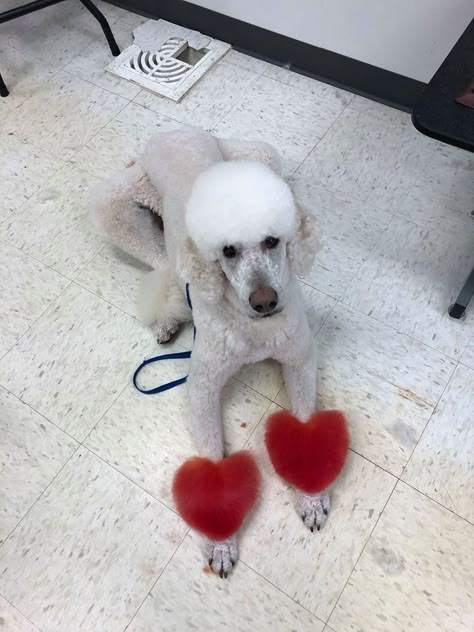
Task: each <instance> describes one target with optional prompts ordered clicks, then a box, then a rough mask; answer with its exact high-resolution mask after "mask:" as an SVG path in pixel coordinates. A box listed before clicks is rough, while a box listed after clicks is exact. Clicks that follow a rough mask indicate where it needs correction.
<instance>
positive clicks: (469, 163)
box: [418, 143, 474, 213]
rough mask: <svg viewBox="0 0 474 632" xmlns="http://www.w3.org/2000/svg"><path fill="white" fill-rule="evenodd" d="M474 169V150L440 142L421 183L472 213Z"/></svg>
mask: <svg viewBox="0 0 474 632" xmlns="http://www.w3.org/2000/svg"><path fill="white" fill-rule="evenodd" d="M473 173H474V156H473V155H472V153H471V152H468V151H464V150H462V149H457V148H455V147H450V146H449V145H444V144H441V143H438V145H437V148H436V151H435V152H434V154H433V159H432V160H431V161H430V162H429V163H428V165H427V167H426V169H425V172H424V174H423V176H422V177H421V178H420V179H419V181H418V186H419V187H420V189H422V190H423V191H424V192H425V193H426V195H428V196H429V197H431V196H433V195H439V196H441V197H447V198H449V204H450V206H451V207H453V208H456V209H457V210H459V211H461V212H463V213H470V212H471V211H472V209H473V208H474V178H473Z"/></svg>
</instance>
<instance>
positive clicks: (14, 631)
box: [0, 595, 41, 632]
mask: <svg viewBox="0 0 474 632" xmlns="http://www.w3.org/2000/svg"><path fill="white" fill-rule="evenodd" d="M0 621H1V625H2V632H41V630H40V629H39V628H37V627H36V626H35V625H33V624H32V623H31V622H30V621H28V619H27V618H26V617H24V616H23V615H22V614H21V612H19V611H18V610H17V609H16V608H14V607H13V606H12V605H11V604H10V603H8V601H7V600H6V599H4V598H3V597H2V596H1V595H0Z"/></svg>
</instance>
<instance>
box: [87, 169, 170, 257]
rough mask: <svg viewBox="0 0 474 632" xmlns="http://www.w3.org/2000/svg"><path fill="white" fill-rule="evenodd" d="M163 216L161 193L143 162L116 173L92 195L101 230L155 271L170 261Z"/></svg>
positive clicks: (116, 244)
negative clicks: (165, 241) (166, 248)
mask: <svg viewBox="0 0 474 632" xmlns="http://www.w3.org/2000/svg"><path fill="white" fill-rule="evenodd" d="M160 214H161V198H160V195H159V192H158V191H157V190H156V188H155V187H154V186H153V185H152V184H151V182H150V180H149V178H148V176H147V175H146V173H145V171H144V170H143V168H142V167H141V165H140V164H139V163H135V164H134V165H132V166H131V167H127V168H125V169H122V170H121V171H119V172H117V173H115V174H113V175H112V176H111V177H110V178H108V179H107V180H105V181H104V182H101V183H100V184H98V185H97V186H96V187H95V188H94V190H93V191H92V194H91V218H92V221H93V223H94V224H95V226H96V227H97V228H98V229H99V231H100V232H101V233H102V234H103V235H104V237H105V238H106V239H107V240H108V241H109V242H111V243H112V244H114V245H115V246H117V247H118V248H120V249H121V250H123V251H124V252H126V253H127V254H129V255H131V256H132V257H135V258H136V259H138V260H139V261H141V262H142V263H145V264H147V265H148V266H150V267H151V268H156V267H157V266H159V265H160V264H162V263H163V262H164V261H166V250H165V243H164V235H163V231H162V229H161V227H160V220H161V218H160V217H159V216H160Z"/></svg>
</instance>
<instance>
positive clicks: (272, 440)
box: [265, 410, 349, 494]
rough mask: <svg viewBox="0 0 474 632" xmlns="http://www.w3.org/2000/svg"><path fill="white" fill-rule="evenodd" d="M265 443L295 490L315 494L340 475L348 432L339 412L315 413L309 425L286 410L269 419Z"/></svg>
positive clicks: (279, 468)
mask: <svg viewBox="0 0 474 632" xmlns="http://www.w3.org/2000/svg"><path fill="white" fill-rule="evenodd" d="M265 442H266V445H267V450H268V454H269V456H270V460H271V462H272V465H273V467H274V468H275V471H276V473H277V474H278V475H279V476H281V478H283V479H284V480H285V481H286V482H287V483H290V485H293V487H296V489H299V490H301V491H302V492H305V493H307V494H316V493H317V492H321V491H323V490H324V489H326V488H327V487H329V485H330V484H331V483H333V482H334V481H335V480H336V478H337V477H338V476H339V474H340V473H341V470H342V468H343V467H344V463H345V461H346V457H347V452H348V450H349V431H348V429H347V424H346V420H345V418H344V415H343V414H342V413H341V412H340V411H338V410H327V411H322V412H318V413H315V414H314V415H313V416H312V417H311V418H310V419H309V421H307V422H306V423H302V422H301V421H299V420H298V419H297V418H296V417H294V416H293V415H292V414H291V413H289V412H287V411H284V410H283V411H279V412H277V413H274V414H273V415H271V417H270V418H269V420H268V422H267V428H266V433H265Z"/></svg>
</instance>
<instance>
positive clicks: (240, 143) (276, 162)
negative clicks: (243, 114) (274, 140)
mask: <svg viewBox="0 0 474 632" xmlns="http://www.w3.org/2000/svg"><path fill="white" fill-rule="evenodd" d="M216 140H217V144H218V145H219V149H220V150H221V152H222V157H223V158H224V160H256V161H258V162H262V163H263V164H264V165H267V166H268V167H270V169H272V170H273V171H274V172H275V173H276V174H278V175H282V164H281V158H280V155H279V153H278V152H277V150H276V149H275V147H273V145H270V144H269V143H264V142H261V141H249V140H239V139H236V138H217V139H216Z"/></svg>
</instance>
